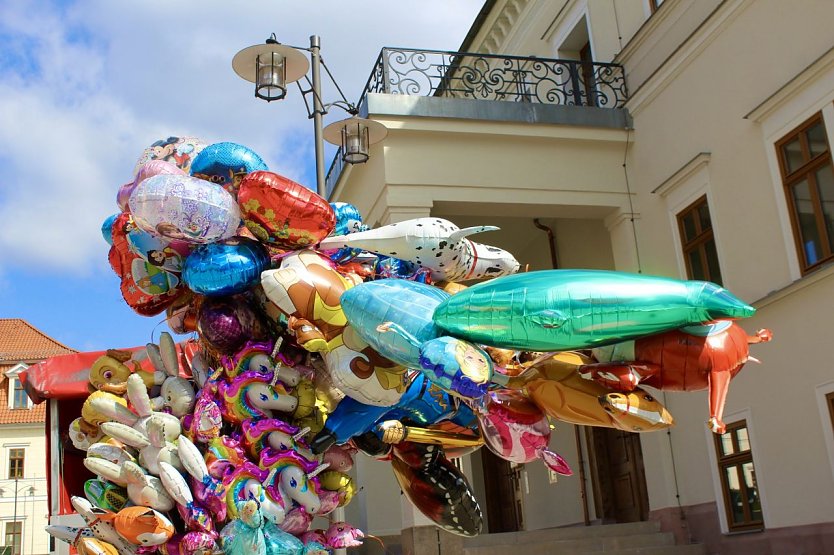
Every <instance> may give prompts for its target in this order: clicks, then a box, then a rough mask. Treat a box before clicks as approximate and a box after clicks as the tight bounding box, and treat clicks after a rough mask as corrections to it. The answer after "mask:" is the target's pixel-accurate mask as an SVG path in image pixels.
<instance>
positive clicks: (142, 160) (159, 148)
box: [133, 137, 206, 175]
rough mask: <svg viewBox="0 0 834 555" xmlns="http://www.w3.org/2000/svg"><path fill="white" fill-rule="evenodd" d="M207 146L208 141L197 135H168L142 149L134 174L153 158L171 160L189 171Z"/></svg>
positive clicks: (183, 169) (184, 170) (180, 167)
mask: <svg viewBox="0 0 834 555" xmlns="http://www.w3.org/2000/svg"><path fill="white" fill-rule="evenodd" d="M205 147H206V143H205V142H203V141H202V140H201V139H198V138H196V137H167V138H165V139H160V140H158V141H154V143H153V144H151V146H149V147H148V148H146V149H145V150H143V151H142V154H141V155H140V156H139V159H138V160H137V161H136V166H135V167H134V168H133V175H136V174H138V173H139V170H140V169H141V168H142V166H144V165H145V164H146V163H147V162H150V161H151V160H162V161H164V162H170V163H172V164H174V165H175V166H176V167H178V168H179V169H181V170H182V171H183V172H186V173H187V172H188V170H189V169H190V168H191V161H192V160H193V159H194V157H195V156H197V155H198V154H199V153H200V151H201V150H203V149H204V148H205Z"/></svg>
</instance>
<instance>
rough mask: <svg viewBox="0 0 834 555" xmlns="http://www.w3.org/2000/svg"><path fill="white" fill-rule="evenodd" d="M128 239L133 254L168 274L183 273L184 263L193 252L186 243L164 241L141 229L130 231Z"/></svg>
mask: <svg viewBox="0 0 834 555" xmlns="http://www.w3.org/2000/svg"><path fill="white" fill-rule="evenodd" d="M126 239H127V245H128V248H129V249H130V251H131V252H133V253H135V254H137V255H139V256H140V257H141V258H142V259H143V260H145V261H147V262H148V263H149V264H151V265H153V266H156V267H158V268H162V269H163V270H165V271H166V272H182V267H183V261H184V260H185V257H186V256H188V254H189V252H190V251H191V246H190V245H189V244H188V243H186V242H184V241H172V240H168V239H162V238H160V237H158V236H156V235H153V234H151V233H148V232H147V231H143V230H141V229H139V228H134V229H132V230H130V232H128V233H127V235H126Z"/></svg>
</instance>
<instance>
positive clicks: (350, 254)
mask: <svg viewBox="0 0 834 555" xmlns="http://www.w3.org/2000/svg"><path fill="white" fill-rule="evenodd" d="M330 206H331V207H332V208H333V213H334V214H335V216H336V227H334V228H333V231H332V232H331V234H330V235H331V236H335V235H347V234H348V233H358V232H360V231H367V230H368V229H369V227H368V226H367V225H365V224H363V223H362V214H361V213H360V212H359V209H358V208H356V207H355V206H354V205H352V204H350V203H348V202H331V203H330ZM361 252H362V249H338V250H335V251H330V252H328V253H326V254H327V256H328V257H329V258H330V259H331V260H333V261H335V262H338V263H344V262H347V261H348V260H350V259H352V258H354V257H356V256H358V255H359V254H360V253H361Z"/></svg>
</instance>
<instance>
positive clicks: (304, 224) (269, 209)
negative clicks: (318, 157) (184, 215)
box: [237, 171, 336, 250]
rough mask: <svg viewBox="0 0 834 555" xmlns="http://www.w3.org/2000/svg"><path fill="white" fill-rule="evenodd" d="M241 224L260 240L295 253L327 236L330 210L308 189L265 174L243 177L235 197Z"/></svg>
mask: <svg viewBox="0 0 834 555" xmlns="http://www.w3.org/2000/svg"><path fill="white" fill-rule="evenodd" d="M237 200H238V203H239V204H240V211H241V214H242V216H243V221H244V223H245V224H246V227H248V228H249V231H251V232H252V234H253V235H255V237H257V238H258V239H259V240H260V241H263V242H266V243H272V244H274V245H276V246H277V247H280V248H283V249H287V250H296V249H300V248H304V247H309V246H311V245H314V244H316V243H318V242H319V241H321V240H322V239H324V238H325V237H327V235H328V234H329V233H330V232H331V231H333V227H334V226H335V225H336V216H335V215H334V214H333V208H331V207H330V205H329V204H328V203H327V201H326V200H324V199H323V198H322V197H320V196H319V195H317V194H316V193H314V192H313V191H311V190H310V189H308V188H306V187H304V186H303V185H300V184H298V183H296V182H295V181H291V180H289V179H287V178H286V177H283V176H280V175H278V174H276V173H272V172H268V171H256V172H252V173H250V174H249V175H247V176H246V177H245V178H243V181H242V182H241V184H240V190H239V191H238V197H237Z"/></svg>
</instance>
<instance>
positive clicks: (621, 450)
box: [585, 427, 649, 524]
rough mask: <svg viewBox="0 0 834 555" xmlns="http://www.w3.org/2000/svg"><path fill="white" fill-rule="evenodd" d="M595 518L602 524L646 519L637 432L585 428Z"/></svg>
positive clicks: (644, 484)
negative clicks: (589, 457)
mask: <svg viewBox="0 0 834 555" xmlns="http://www.w3.org/2000/svg"><path fill="white" fill-rule="evenodd" d="M585 430H586V432H585V433H586V436H585V437H586V440H587V443H588V446H589V450H590V452H591V453H590V456H591V465H590V466H591V478H592V482H593V488H594V506H595V507H596V513H597V515H596V516H597V518H599V519H601V520H602V522H603V524H611V523H619V522H639V521H643V520H647V519H648V518H649V492H648V489H647V487H646V473H645V470H644V469H643V450H642V448H641V447H640V435H639V434H634V433H630V432H624V431H622V430H615V429H613V428H597V427H594V428H586V429H585Z"/></svg>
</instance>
